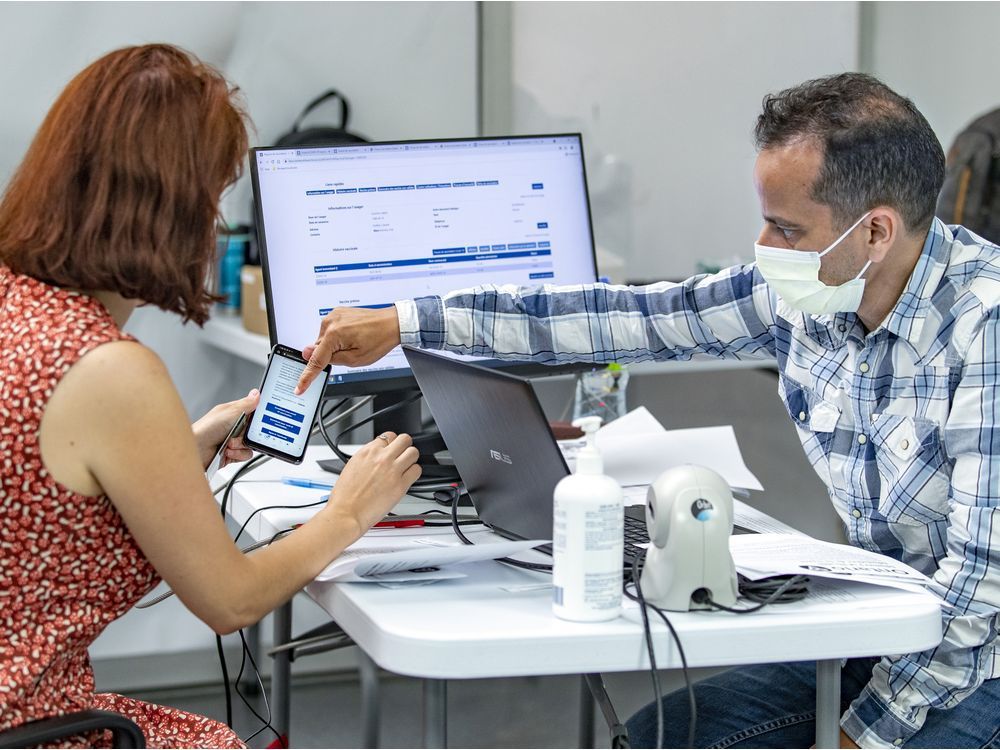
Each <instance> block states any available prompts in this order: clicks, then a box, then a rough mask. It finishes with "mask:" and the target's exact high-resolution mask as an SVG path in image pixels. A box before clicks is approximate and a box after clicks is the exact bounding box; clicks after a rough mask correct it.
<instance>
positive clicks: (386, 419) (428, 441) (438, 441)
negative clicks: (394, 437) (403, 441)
mask: <svg viewBox="0 0 1000 750" xmlns="http://www.w3.org/2000/svg"><path fill="white" fill-rule="evenodd" d="M418 394H419V391H418V390H416V389H410V390H400V391H388V392H386V393H380V394H378V395H377V396H375V398H374V399H373V401H372V411H373V412H377V411H380V410H382V409H387V408H389V407H391V406H393V405H395V404H401V405H400V406H399V407H398V408H396V409H393V410H392V411H390V412H388V413H387V414H382V415H380V416H378V417H375V419H374V420H372V434H373V435H381V434H382V433H383V432H395V433H397V434H398V433H402V432H405V433H407V434H408V435H410V436H411V437H413V444H414V445H415V446H416V448H417V450H418V451H420V458H419V459H418V461H417V463H419V464H420V465H421V467H422V468H423V473H422V474H421V480H425V481H426V480H435V479H438V480H440V481H441V482H445V481H452V482H454V481H458V472H457V471H456V470H455V467H454V466H446V465H444V464H441V463H439V462H438V460H437V458H436V457H435V454H437V453H440V452H441V451H444V450H446V446H445V444H444V440H443V439H442V438H441V433H440V432H438V430H437V428H436V427H434V426H433V423H432V426H431V428H430V429H428V430H424V429H423V424H422V422H421V419H420V399H419V398H413V397H414V396H416V395H418ZM407 399H413V400H412V401H410V403H406V404H403V403H401V402H403V401H406V400H407ZM317 463H318V464H319V466H320V468H322V469H324V470H325V471H329V472H333V473H334V474H339V473H340V472H341V471H342V470H343V468H344V462H343V461H341V460H340V459H338V458H335V459H331V460H326V461H318V462H317Z"/></svg>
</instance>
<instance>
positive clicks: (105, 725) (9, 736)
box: [0, 709, 146, 749]
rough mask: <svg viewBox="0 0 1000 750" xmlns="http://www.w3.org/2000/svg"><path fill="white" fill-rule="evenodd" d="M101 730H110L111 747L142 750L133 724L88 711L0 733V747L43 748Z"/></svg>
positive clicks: (106, 713)
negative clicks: (76, 735) (139, 749)
mask: <svg viewBox="0 0 1000 750" xmlns="http://www.w3.org/2000/svg"><path fill="white" fill-rule="evenodd" d="M105 729H106V730H110V731H111V746H112V747H130V748H144V747H146V738H145V737H144V736H143V734H142V730H140V729H139V727H138V726H136V724H135V723H134V722H132V721H130V720H129V719H126V718H125V717H124V716H122V715H121V714H116V713H112V712H111V711H98V710H97V709H90V710H88V711H77V712H75V713H71V714H65V715H63V716H53V717H52V718H51V719H38V720H37V721H29V722H26V723H24V724H21V726H18V727H14V728H13V729H8V730H6V731H3V732H0V748H4V749H6V748H14V747H37V746H39V745H41V746H46V745H51V744H52V743H53V742H56V741H57V740H61V739H65V738H66V737H72V736H73V735H74V734H83V733H85V732H95V731H100V730H105Z"/></svg>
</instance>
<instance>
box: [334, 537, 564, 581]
mask: <svg viewBox="0 0 1000 750" xmlns="http://www.w3.org/2000/svg"><path fill="white" fill-rule="evenodd" d="M543 544H549V542H548V541H546V540H542V539H530V540H527V541H514V542H494V543H490V544H472V545H462V546H461V547H455V546H447V547H438V546H429V545H427V544H419V543H416V542H415V541H414V540H408V541H407V542H406V543H404V544H397V545H393V546H388V545H386V546H380V547H373V546H367V545H366V546H363V547H362V546H357V547H349V548H348V549H346V550H344V552H343V554H341V556H340V557H338V558H337V559H336V560H334V561H333V562H332V563H330V564H329V565H328V566H327V567H326V568H325V569H324V570H323V571H322V572H321V573H320V574H319V575H318V576H316V580H317V581H341V580H352V581H357V580H370V581H376V580H378V577H379V576H382V575H385V574H387V573H400V572H404V571H411V572H412V571H422V570H425V569H428V568H441V567H444V566H447V565H457V564H460V563H468V562H476V561H479V560H495V559H496V558H498V557H508V556H510V555H516V554H518V553H519V552H524V551H525V550H529V549H532V548H534V547H538V546H540V545H543ZM426 572H428V573H433V572H434V571H429V570H428V571H426ZM348 576H349V578H348ZM422 577H424V578H426V576H422Z"/></svg>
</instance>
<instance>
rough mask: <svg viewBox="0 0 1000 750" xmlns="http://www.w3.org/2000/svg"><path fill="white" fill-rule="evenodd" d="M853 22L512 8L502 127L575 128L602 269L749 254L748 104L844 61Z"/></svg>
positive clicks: (830, 17)
mask: <svg viewBox="0 0 1000 750" xmlns="http://www.w3.org/2000/svg"><path fill="white" fill-rule="evenodd" d="M857 16H858V11H857V4H856V3H853V2H830V3H815V2H801V3H756V2H749V3H626V2H618V3H575V2H574V3H548V2H532V3H517V4H515V5H514V6H513V31H512V37H513V54H512V58H513V85H514V101H513V122H514V127H515V129H516V130H517V131H518V132H525V133H526V132H541V131H549V130H579V131H581V132H582V133H583V135H584V147H585V150H586V151H587V169H588V176H589V177H590V182H591V199H592V204H593V210H594V223H595V234H596V237H597V241H598V244H599V245H601V246H603V247H604V248H605V249H607V250H610V251H611V252H613V253H616V254H618V255H620V256H622V257H623V259H624V261H625V264H626V265H625V268H623V269H622V270H621V271H619V272H617V273H616V274H615V275H616V276H618V277H624V278H632V279H634V278H670V277H685V276H687V275H689V274H690V273H691V272H693V271H694V270H695V265H696V263H697V261H699V260H704V261H709V262H712V261H716V262H719V261H721V262H723V263H729V262H731V261H732V260H733V259H734V258H743V259H750V258H752V255H753V242H754V240H755V239H756V237H757V234H758V232H759V229H760V213H759V208H758V206H757V199H756V196H755V194H754V192H753V188H752V184H751V172H752V167H753V161H754V156H755V154H754V149H753V144H752V141H751V129H752V127H753V124H754V120H755V117H756V115H757V114H758V111H759V107H760V101H761V98H762V97H763V96H764V94H765V93H767V92H769V91H775V90H778V89H781V88H784V87H787V86H790V85H793V84H796V83H799V82H801V81H803V80H805V79H807V78H812V77H816V76H820V75H825V74H828V73H835V72H840V71H842V70H847V69H853V68H855V67H856V65H857V35H858V32H857V30H858V19H857Z"/></svg>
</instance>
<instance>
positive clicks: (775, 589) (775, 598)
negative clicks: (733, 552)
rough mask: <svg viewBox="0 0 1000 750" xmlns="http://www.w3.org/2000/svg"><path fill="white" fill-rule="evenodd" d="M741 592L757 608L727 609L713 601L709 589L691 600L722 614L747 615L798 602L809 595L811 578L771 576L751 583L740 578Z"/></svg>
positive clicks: (699, 591)
mask: <svg viewBox="0 0 1000 750" xmlns="http://www.w3.org/2000/svg"><path fill="white" fill-rule="evenodd" d="M739 592H740V598H741V599H748V600H749V601H752V602H756V603H757V606H756V607H744V608H736V607H727V606H724V605H722V604H719V603H717V602H715V601H713V600H712V596H711V594H710V593H709V592H708V590H707V589H699V590H698V591H695V592H694V594H692V595H691V599H692V600H693V601H695V602H697V603H698V604H707V605H708V606H709V607H711V608H712V609H715V610H720V611H722V612H732V613H733V614H735V615H745V614H748V613H750V612H757V611H759V610H761V609H763V608H764V607H766V606H768V605H769V604H789V603H791V602H797V601H799V600H801V599H803V598H805V596H806V595H807V594H808V593H809V576H802V575H781V576H770V577H768V578H763V579H761V580H759V581H751V580H750V579H749V578H746V577H745V576H742V575H741V576H740V577H739Z"/></svg>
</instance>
